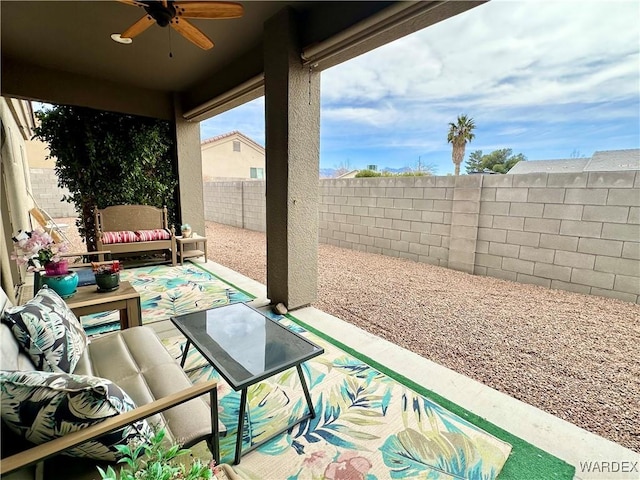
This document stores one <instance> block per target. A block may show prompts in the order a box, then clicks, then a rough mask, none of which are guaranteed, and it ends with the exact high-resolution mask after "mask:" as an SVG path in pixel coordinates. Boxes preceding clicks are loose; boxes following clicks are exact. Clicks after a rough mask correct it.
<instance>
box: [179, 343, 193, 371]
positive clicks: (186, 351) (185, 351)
mask: <svg viewBox="0 0 640 480" xmlns="http://www.w3.org/2000/svg"><path fill="white" fill-rule="evenodd" d="M190 346H191V340H189V339H188V338H187V343H185V344H184V351H183V352H182V360H180V368H184V364H185V362H186V361H187V353H189V347H190Z"/></svg>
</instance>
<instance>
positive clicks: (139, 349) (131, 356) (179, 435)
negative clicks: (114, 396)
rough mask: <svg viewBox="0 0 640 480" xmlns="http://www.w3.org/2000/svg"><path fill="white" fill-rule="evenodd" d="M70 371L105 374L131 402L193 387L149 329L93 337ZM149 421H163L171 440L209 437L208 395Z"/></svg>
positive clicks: (185, 441) (192, 441) (186, 442)
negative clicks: (74, 367)
mask: <svg viewBox="0 0 640 480" xmlns="http://www.w3.org/2000/svg"><path fill="white" fill-rule="evenodd" d="M74 373H76V374H80V375H95V376H98V377H102V378H108V379H109V380H111V381H112V382H114V383H116V384H117V385H118V386H120V388H122V389H123V390H124V391H125V392H127V393H128V394H129V396H130V397H131V399H132V400H133V401H134V402H135V403H136V405H145V404H147V403H149V402H151V401H153V400H156V399H158V398H162V397H165V396H167V395H169V394H171V393H175V392H176V391H179V390H182V389H185V388H188V387H190V386H191V385H192V384H191V382H190V380H189V379H188V377H187V376H186V375H185V373H184V371H183V370H182V368H181V367H180V365H178V363H177V362H176V361H175V360H174V359H173V357H171V355H169V352H168V351H167V350H166V349H165V348H164V345H162V342H161V341H160V339H159V338H158V336H157V335H156V334H155V332H154V331H153V330H152V329H151V328H149V327H135V328H129V329H126V330H120V331H117V332H114V333H111V334H107V335H104V336H102V337H98V338H94V339H92V341H91V343H90V344H89V346H88V347H87V350H86V351H85V353H84V355H83V356H82V357H81V358H80V360H79V361H78V364H77V365H76V369H75V371H74ZM148 421H149V424H150V425H152V426H154V425H158V426H163V425H166V426H167V427H168V428H169V432H168V435H169V436H173V438H172V440H174V441H179V442H180V443H182V444H184V445H185V446H186V447H189V446H191V445H193V444H195V443H197V442H199V441H201V440H203V439H204V438H206V437H208V436H210V435H211V410H210V408H209V398H208V397H207V396H205V397H202V398H197V399H194V400H191V401H189V402H186V403H184V404H182V405H179V406H177V407H174V408H172V409H170V410H167V411H165V412H163V413H162V414H160V415H156V416H153V417H150V418H149V419H148Z"/></svg>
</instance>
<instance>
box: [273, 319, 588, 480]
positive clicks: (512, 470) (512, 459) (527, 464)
mask: <svg viewBox="0 0 640 480" xmlns="http://www.w3.org/2000/svg"><path fill="white" fill-rule="evenodd" d="M285 317H286V318H288V319H290V320H291V321H293V322H295V323H297V324H298V325H300V326H301V327H304V328H305V329H307V330H308V331H310V332H311V333H313V334H315V335H317V336H319V337H320V338H323V339H324V340H326V341H328V342H329V343H331V344H333V345H335V346H336V347H338V348H339V349H341V350H343V351H345V352H346V353H348V354H349V355H352V356H354V357H355V358H357V359H359V360H361V361H363V362H365V363H366V364H368V365H370V366H371V367H373V368H375V369H376V370H378V371H380V372H381V373H384V374H385V375H387V376H388V377H390V378H392V379H394V380H395V381H397V382H398V383H401V384H402V385H404V386H406V387H408V388H410V389H412V390H413V391H415V392H416V393H418V394H420V395H424V396H425V397H427V398H429V399H431V400H433V401H434V402H436V403H438V404H439V405H441V406H442V407H444V408H446V409H447V410H449V411H450V412H452V413H455V414H456V415H458V416H459V417H461V418H464V419H465V420H467V421H468V422H470V423H472V424H474V425H475V426H477V427H479V428H481V429H482V430H484V431H485V432H487V433H489V434H491V435H493V436H494V437H496V438H499V439H500V440H502V441H504V442H507V443H509V444H510V445H511V446H512V449H511V454H510V455H509V458H508V459H507V462H506V463H505V464H504V467H503V468H502V471H501V472H500V474H499V475H498V478H499V479H500V480H507V479H509V480H516V479H517V480H532V479H559V480H560V479H562V480H564V479H569V480H571V479H573V478H574V476H575V471H576V469H575V467H574V466H573V465H570V464H568V463H567V462H565V461H564V460H561V459H559V458H557V457H555V456H553V455H551V454H550V453H547V452H545V451H544V450H542V449H540V448H538V447H536V446H535V445H532V444H530V443H529V442H527V441H525V440H523V439H521V438H520V437H517V436H515V435H513V434H512V433H509V432H507V431H506V430H504V429H502V428H500V427H498V426H497V425H494V424H493V423H491V422H489V421H488V420H486V419H484V418H482V417H480V416H479V415H476V414H474V413H471V412H469V411H468V410H466V409H465V408H463V407H461V406H459V405H457V404H455V403H453V402H451V401H450V400H447V399H446V398H444V397H443V396H441V395H438V394H437V393H435V392H433V391H431V390H429V389H427V388H425V387H423V386H422V385H419V384H417V383H416V382H414V381H413V380H410V379H409V378H407V377H405V376H404V375H402V374H399V373H397V372H395V371H394V370H391V369H390V368H388V367H386V366H384V365H382V364H381V363H379V362H377V361H375V360H373V359H372V358H369V357H368V356H366V355H364V354H362V353H360V352H357V351H356V350H354V349H352V348H351V347H348V346H347V345H345V344H344V343H342V342H340V341H338V340H336V339H334V338H332V337H330V336H329V335H327V334H325V333H323V332H321V331H319V330H317V329H316V328H314V327H312V326H311V325H308V324H306V323H305V322H303V321H302V320H300V319H298V318H296V317H294V316H293V315H291V314H290V313H287V314H285Z"/></svg>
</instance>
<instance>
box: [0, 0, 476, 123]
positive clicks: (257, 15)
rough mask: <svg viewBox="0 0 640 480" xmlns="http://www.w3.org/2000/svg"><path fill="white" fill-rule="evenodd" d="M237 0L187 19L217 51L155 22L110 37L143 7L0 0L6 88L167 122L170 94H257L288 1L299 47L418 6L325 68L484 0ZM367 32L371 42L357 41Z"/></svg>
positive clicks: (198, 101)
mask: <svg viewBox="0 0 640 480" xmlns="http://www.w3.org/2000/svg"><path fill="white" fill-rule="evenodd" d="M242 3H243V6H244V10H245V13H244V16H243V17H242V18H239V19H228V20H199V19H198V20H193V24H194V25H196V26H197V27H198V28H200V29H201V30H202V31H203V32H204V33H205V34H206V35H207V36H209V37H210V38H211V39H212V40H213V42H214V43H215V47H214V48H213V49H211V50H201V49H200V48H198V47H196V46H194V45H193V44H191V43H189V42H188V41H187V40H185V39H184V38H183V37H182V36H180V35H179V34H177V33H176V32H175V31H171V29H168V28H161V27H159V26H157V25H153V26H151V27H150V28H149V29H148V30H146V31H145V32H144V33H142V34H141V35H139V36H138V37H136V38H135V39H134V41H133V44H131V45H120V44H117V43H115V42H114V41H112V40H111V38H110V35H111V34H112V33H121V32H123V31H124V30H125V29H126V28H127V27H129V26H130V25H131V24H133V23H134V22H135V21H136V20H138V19H139V18H140V17H141V16H142V14H143V12H142V10H141V9H140V8H136V7H132V6H129V5H125V4H122V3H119V2H116V1H115V0H114V1H3V2H0V8H1V15H0V18H1V32H2V34H1V35H2V36H1V46H2V95H4V96H14V97H19V98H27V99H33V100H40V101H45V102H52V103H64V104H74V105H83V106H90V107H94V108H101V109H105V110H113V111H120V112H125V113H133V114H141V115H148V116H154V117H158V118H166V119H170V118H173V111H174V110H173V101H174V93H177V94H178V95H179V98H180V100H181V102H182V105H183V107H184V109H183V110H184V111H185V112H188V111H189V110H192V111H193V110H197V109H199V108H200V109H202V108H203V107H202V106H203V105H208V104H210V100H211V99H213V98H216V97H218V96H220V95H222V94H223V93H225V92H227V91H229V90H232V89H234V88H236V87H238V85H242V84H245V85H246V84H247V82H249V83H250V86H251V88H250V90H251V95H252V96H253V97H254V98H255V97H257V96H259V95H260V94H262V91H261V90H260V89H259V87H260V86H261V85H260V80H257V81H256V80H255V79H256V78H260V76H261V75H262V72H263V71H264V52H263V40H264V39H263V25H264V22H265V21H266V20H267V19H269V18H270V17H272V16H273V15H274V14H276V13H277V12H278V11H280V10H281V9H283V8H285V7H287V6H289V7H292V8H293V9H294V10H295V11H296V12H297V13H298V15H297V18H298V22H299V25H300V27H301V28H300V36H301V42H302V46H303V47H304V46H312V45H318V44H322V42H324V41H326V40H327V39H329V38H331V37H334V38H335V36H336V35H337V34H340V33H341V32H344V31H345V29H349V28H350V27H352V26H353V25H356V24H358V23H359V22H363V21H370V20H371V19H374V18H377V16H379V15H380V14H381V13H380V12H383V11H385V10H387V11H388V9H389V8H390V7H391V9H394V8H395V9H396V10H397V11H401V12H403V11H407V10H410V11H413V12H416V13H415V14H414V15H413V17H411V18H408V19H404V21H405V25H404V27H403V28H387V29H386V30H385V31H383V32H380V31H376V28H377V27H376V26H375V24H374V25H372V27H371V29H370V31H369V30H366V29H365V30H364V31H363V33H361V34H360V36H359V38H357V39H356V40H357V41H358V44H359V47H356V48H352V50H351V52H350V53H347V54H346V55H342V56H340V55H337V56H336V57H335V58H336V59H335V60H334V61H333V63H331V62H328V63H326V64H324V65H321V68H326V67H327V66H331V64H335V63H337V62H339V61H344V60H346V59H348V58H349V57H353V56H355V55H357V54H360V53H363V52H364V51H367V50H370V49H372V48H375V47H376V46H378V45H380V44H383V43H387V42H389V41H392V40H394V39H395V38H398V37H400V36H402V35H405V34H407V33H411V31H415V30H418V29H419V28H423V27H424V26H427V25H429V24H432V23H435V22H437V21H440V20H442V19H444V18H448V17H450V16H453V15H455V14H457V13H459V12H461V11H464V10H467V9H469V8H471V7H473V6H476V5H478V4H479V3H482V2H418V3H413V2H388V1H373V2H371V1H361V2H360V1H357V2H316V1H304V2H284V1H264V2H262V1H245V2H242ZM421 12H422V17H421V18H418V14H420V13H421ZM393 21H394V22H395V23H396V24H397V23H399V20H398V21H396V20H393ZM360 24H362V23H360ZM396 26H397V25H396ZM169 31H171V35H170V34H169ZM373 33H375V34H376V35H377V36H378V40H377V41H374V42H367V41H363V40H367V37H368V36H369V35H370V34H373ZM352 41H353V40H352ZM352 47H353V45H352ZM169 52H171V53H172V54H173V56H172V58H170V57H169ZM252 81H253V83H251V82H252ZM256 86H257V87H258V88H256ZM244 100H245V101H246V100H247V98H246V97H245V98H244ZM207 108H210V107H207ZM205 110H206V108H205ZM200 119H201V118H200Z"/></svg>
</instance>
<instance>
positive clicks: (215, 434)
mask: <svg viewBox="0 0 640 480" xmlns="http://www.w3.org/2000/svg"><path fill="white" fill-rule="evenodd" d="M210 400H211V428H212V431H211V435H212V438H211V454H212V455H213V459H214V460H215V461H216V465H219V464H220V425H219V424H218V388H217V387H216V388H214V389H213V390H211V399H210Z"/></svg>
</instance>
